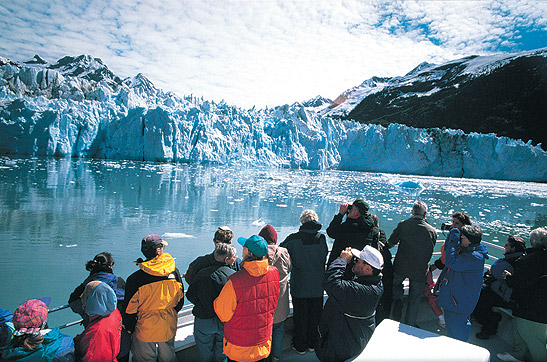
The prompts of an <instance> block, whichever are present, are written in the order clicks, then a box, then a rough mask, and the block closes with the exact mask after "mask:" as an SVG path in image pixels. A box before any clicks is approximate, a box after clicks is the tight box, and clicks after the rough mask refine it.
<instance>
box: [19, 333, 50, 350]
mask: <svg viewBox="0 0 547 362" xmlns="http://www.w3.org/2000/svg"><path fill="white" fill-rule="evenodd" d="M43 342H44V336H42V335H41V334H23V335H21V336H15V337H13V339H12V340H11V346H13V347H22V348H23V349H24V350H25V351H27V352H32V351H36V350H37V349H38V348H40V346H41V345H42V343H43Z"/></svg>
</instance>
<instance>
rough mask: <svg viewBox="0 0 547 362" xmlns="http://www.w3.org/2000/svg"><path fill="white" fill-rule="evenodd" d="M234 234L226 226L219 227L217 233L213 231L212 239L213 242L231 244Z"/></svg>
mask: <svg viewBox="0 0 547 362" xmlns="http://www.w3.org/2000/svg"><path fill="white" fill-rule="evenodd" d="M233 237H234V233H233V231H232V230H230V228H229V227H228V226H220V227H219V228H218V229H217V231H215V236H214V237H213V241H214V242H218V243H226V244H231V243H232V238H233Z"/></svg>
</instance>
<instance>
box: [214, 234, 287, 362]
mask: <svg viewBox="0 0 547 362" xmlns="http://www.w3.org/2000/svg"><path fill="white" fill-rule="evenodd" d="M237 241H238V243H240V244H241V245H242V246H243V267H242V269H241V270H240V271H238V272H236V273H234V274H232V275H231V276H230V277H229V279H228V282H227V283H226V285H224V287H223V288H222V290H221V292H220V294H219V296H218V297H217V298H216V299H215V301H214V308H215V312H216V314H217V316H218V318H219V319H220V320H221V321H222V322H224V354H226V356H228V360H229V361H240V362H254V361H260V360H264V359H265V358H266V357H268V356H269V355H270V351H271V346H272V327H273V317H274V313H275V309H276V307H277V301H278V298H279V272H278V271H277V268H275V267H273V266H270V265H269V264H268V259H267V257H268V243H267V242H266V240H265V239H264V238H263V237H261V236H258V235H253V236H251V237H250V238H248V239H247V238H243V237H240V238H239V239H238V240H237Z"/></svg>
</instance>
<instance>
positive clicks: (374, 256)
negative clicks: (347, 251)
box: [351, 245, 384, 270]
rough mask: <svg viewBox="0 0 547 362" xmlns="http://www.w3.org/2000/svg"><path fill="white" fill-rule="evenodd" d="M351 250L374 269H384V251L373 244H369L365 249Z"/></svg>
mask: <svg viewBox="0 0 547 362" xmlns="http://www.w3.org/2000/svg"><path fill="white" fill-rule="evenodd" d="M351 252H352V254H353V255H354V256H356V257H357V258H359V259H361V260H363V261H364V262H365V263H367V264H368V265H370V266H371V267H373V268H374V269H378V270H382V267H383V266H384V258H383V257H382V253H380V252H379V251H378V250H377V249H375V248H373V247H372V246H370V245H367V246H365V248H364V249H363V250H357V249H351Z"/></svg>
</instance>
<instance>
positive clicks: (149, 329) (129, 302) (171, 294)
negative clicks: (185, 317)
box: [123, 234, 184, 362]
mask: <svg viewBox="0 0 547 362" xmlns="http://www.w3.org/2000/svg"><path fill="white" fill-rule="evenodd" d="M166 245H167V243H166V242H165V241H163V240H162V239H161V237H160V236H159V235H157V234H150V235H147V236H145V237H144V238H143V239H142V244H141V251H142V253H143V254H144V256H145V257H146V260H145V261H143V260H142V259H141V258H139V259H138V260H137V265H138V266H139V270H138V271H136V272H135V273H133V274H131V275H130V276H129V278H127V283H126V286H125V299H124V313H123V323H124V326H125V328H126V330H127V331H128V332H129V333H131V334H132V338H131V353H132V354H133V361H134V362H145V361H156V360H157V361H160V362H174V361H176V357H175V334H176V332H177V313H178V311H179V310H180V309H181V308H182V306H183V304H184V289H183V286H182V278H181V276H180V272H179V270H178V269H177V268H176V267H175V260H174V259H173V257H171V255H169V254H168V253H165V252H164V251H163V247H164V246H166Z"/></svg>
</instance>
